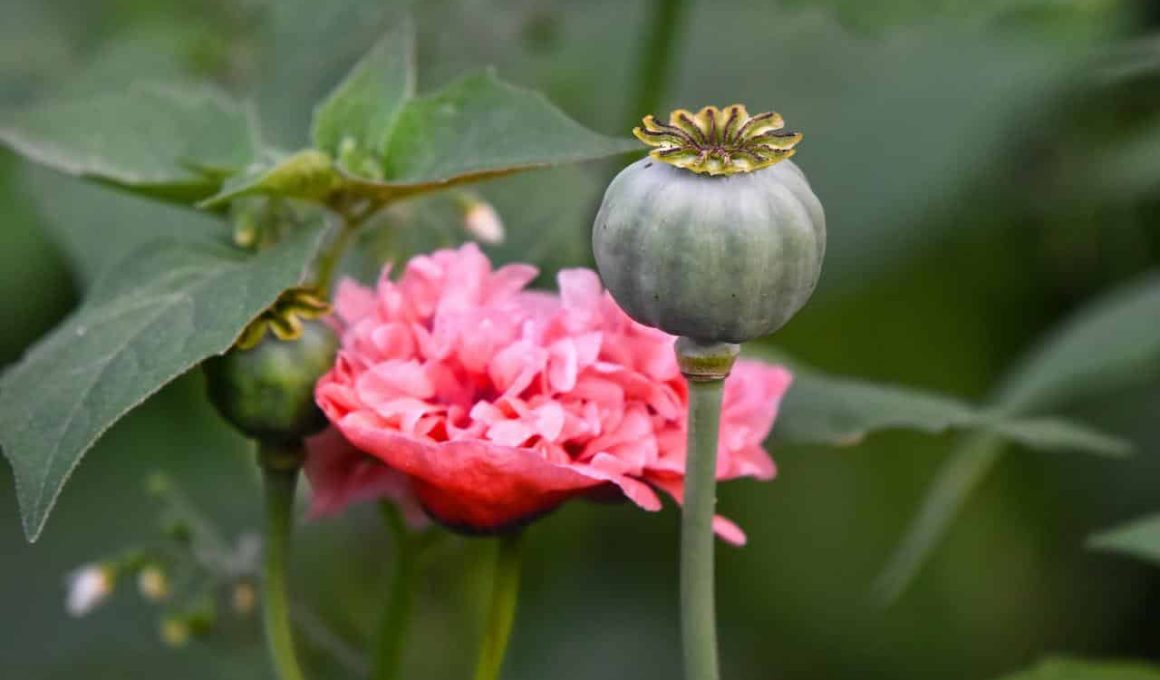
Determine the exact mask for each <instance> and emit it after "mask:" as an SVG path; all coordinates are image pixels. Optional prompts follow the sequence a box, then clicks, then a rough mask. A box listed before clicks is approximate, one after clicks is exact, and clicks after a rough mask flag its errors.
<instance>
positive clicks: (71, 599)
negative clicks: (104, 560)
mask: <svg viewBox="0 0 1160 680" xmlns="http://www.w3.org/2000/svg"><path fill="white" fill-rule="evenodd" d="M115 582H116V574H115V573H114V570H113V567H112V566H111V565H108V564H86V565H84V566H82V567H80V568H79V569H77V570H76V571H74V572H72V573H71V574H69V575H68V578H67V585H68V596H67V598H66V600H65V610H66V611H68V613H69V615H70V616H73V617H77V618H80V617H82V616H84V615H86V614H88V613H89V612H91V611H93V610H94V609H96V608H97V607H99V606H100V605H101V604H103V603H104V602H105V600H107V599H109V596H110V595H112V594H113V586H114V585H115Z"/></svg>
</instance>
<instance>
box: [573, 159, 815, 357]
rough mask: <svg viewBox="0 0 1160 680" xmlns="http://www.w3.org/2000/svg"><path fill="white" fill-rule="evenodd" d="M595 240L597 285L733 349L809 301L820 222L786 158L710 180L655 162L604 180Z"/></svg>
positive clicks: (644, 315)
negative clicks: (606, 184) (599, 280)
mask: <svg viewBox="0 0 1160 680" xmlns="http://www.w3.org/2000/svg"><path fill="white" fill-rule="evenodd" d="M592 245H593V252H594V254H595V256H596V263H597V267H598V268H599V270H600V275H601V278H602V279H603V280H604V285H605V286H606V287H607V288H608V290H609V291H610V292H611V293H612V296H613V297H614V298H615V299H616V301H617V303H618V304H620V306H621V307H622V308H624V310H625V311H626V312H627V313H628V314H629V315H630V316H632V317H633V318H634V319H636V320H637V321H639V322H641V323H643V324H646V325H649V326H653V327H655V328H660V329H662V330H664V331H666V332H668V333H671V334H673V335H679V336H685V337H689V338H692V339H695V340H698V341H702V342H730V343H740V342H744V341H746V340H750V339H752V338H756V337H760V336H762V335H767V334H769V333H772V332H774V331H776V330H777V329H779V328H781V327H782V326H783V325H784V324H785V323H786V322H787V321H789V319H790V318H791V317H792V316H793V315H794V313H795V312H797V311H798V309H800V308H801V307H802V305H804V304H805V303H806V301H807V300H808V299H809V297H810V294H811V293H812V292H813V290H814V286H815V285H816V284H817V281H818V276H819V274H820V272H821V265H822V258H823V256H824V254H825V248H826V220H825V215H824V213H823V211H822V205H821V203H820V202H819V201H818V199H817V197H816V196H815V195H814V193H813V191H812V190H811V189H810V186H809V183H808V182H807V181H806V178H805V175H804V174H803V173H802V172H801V170H799V169H798V167H797V166H796V165H794V164H793V162H792V161H788V160H782V161H780V162H777V163H776V164H772V165H768V166H766V167H763V168H761V169H758V170H751V171H740V172H737V173H734V174H718V175H710V174H698V173H697V172H695V171H690V170H688V169H685V168H682V167H675V166H673V165H669V164H668V163H666V162H662V161H660V160H658V159H657V158H655V157H651V156H650V157H646V158H643V159H641V160H640V161H637V162H636V163H633V164H632V165H630V166H628V167H627V168H625V169H624V170H623V171H621V173H620V174H619V175H617V177H616V178H615V179H614V180H613V181H612V183H611V184H610V185H609V187H608V190H607V191H606V192H605V195H604V202H603V203H602V205H601V206H600V212H599V213H598V214H597V217H596V221H595V224H594V226H593V234H592Z"/></svg>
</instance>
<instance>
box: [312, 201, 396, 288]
mask: <svg viewBox="0 0 1160 680" xmlns="http://www.w3.org/2000/svg"><path fill="white" fill-rule="evenodd" d="M384 206H385V204H384V203H382V202H380V201H371V202H369V203H367V204H365V205H364V206H363V207H362V209H361V210H359V211H356V212H352V211H350V210H346V209H341V208H340V207H335V208H334V210H335V212H337V213H338V215H339V217H341V218H342V221H341V222H340V223H339V225H338V233H337V234H335V236H334V239H333V240H332V241H331V242H330V245H329V246H327V247H326V248H325V249H324V250H323V251H322V252H321V253H320V254H319V255H318V262H317V265H316V268H315V278H316V283H317V284H318V287H319V288H321V289H322V290H323V292H329V290H330V286H331V284H332V283H334V276H335V274H337V273H338V265H339V264H341V263H342V256H343V255H345V254H346V250H347V248H349V247H350V244H351V241H353V240H354V235H355V234H356V233H357V232H358V230H359V227H361V226H362V225H363V223H364V222H366V221H367V220H369V219H370V218H371V217H373V216H374V215H375V213H377V212H378V211H379V210H381V209H382V208H383V207H384Z"/></svg>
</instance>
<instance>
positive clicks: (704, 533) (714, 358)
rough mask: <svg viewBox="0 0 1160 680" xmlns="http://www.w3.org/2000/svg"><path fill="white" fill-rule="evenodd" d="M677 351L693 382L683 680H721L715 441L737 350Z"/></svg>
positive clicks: (690, 347)
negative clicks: (715, 572)
mask: <svg viewBox="0 0 1160 680" xmlns="http://www.w3.org/2000/svg"><path fill="white" fill-rule="evenodd" d="M676 351H677V360H678V363H679V364H680V366H681V372H682V373H684V375H685V377H686V378H687V379H688V381H689V432H688V449H687V450H688V459H687V461H686V464H685V500H684V509H683V514H682V517H681V642H682V647H683V649H684V656H685V680H718V678H719V677H720V671H719V670H718V666H717V623H716V618H717V614H716V608H715V605H714V580H713V548H714V537H713V515H714V514H715V512H716V505H717V437H718V431H719V429H720V423H721V394H722V392H723V391H724V387H725V378H726V377H727V376H728V375H729V370H730V369H731V368H732V366H733V361H734V359H735V358H736V357H737V352H738V347H737V345H730V344H725V343H713V344H701V343H697V342H695V341H692V340H689V339H686V338H681V339H680V340H678V341H677V346H676Z"/></svg>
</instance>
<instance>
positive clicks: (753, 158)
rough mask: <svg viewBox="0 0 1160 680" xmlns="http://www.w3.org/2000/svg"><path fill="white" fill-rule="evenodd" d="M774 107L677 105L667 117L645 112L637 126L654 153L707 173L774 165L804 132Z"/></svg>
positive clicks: (786, 155)
mask: <svg viewBox="0 0 1160 680" xmlns="http://www.w3.org/2000/svg"><path fill="white" fill-rule="evenodd" d="M784 127H785V121H784V120H782V117H781V116H780V115H778V114H777V113H774V112H773V111H770V112H767V113H759V114H757V115H756V116H751V115H749V112H748V111H746V110H745V107H744V106H742V105H741V104H734V105H733V106H726V107H724V108H720V109H719V108H717V107H716V106H706V107H705V108H703V109H701V110H700V111H698V112H697V113H695V114H694V113H690V112H689V111H686V110H685V109H677V110H676V111H673V112H672V113H670V114H669V122H668V123H662V122H660V121H659V120H657V119H656V118H655V117H653V116H645V117H644V121H643V124H642V125H641V126H640V127H636V128H633V130H632V134H633V135H635V136H636V138H637V139H639V140H640V141H642V142H644V143H645V144H648V145H649V146H651V147H654V148H653V150H652V151H650V152H649V155H650V156H652V157H653V158H655V159H657V160H658V161H663V162H665V163H668V164H669V165H674V166H676V167H678V168H684V169H686V170H690V171H692V172H696V173H700V174H704V175H733V174H736V173H740V172H753V171H754V170H760V169H761V168H765V167H769V166H770V165H773V164H774V163H777V162H778V161H783V160H785V159H787V158H789V157H790V156H792V155H794V153H795V152H796V149H795V148H794V147H795V146H797V143H798V142H800V141H801V140H802V135H801V133H800V132H793V131H791V130H785V129H783V128H784Z"/></svg>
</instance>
